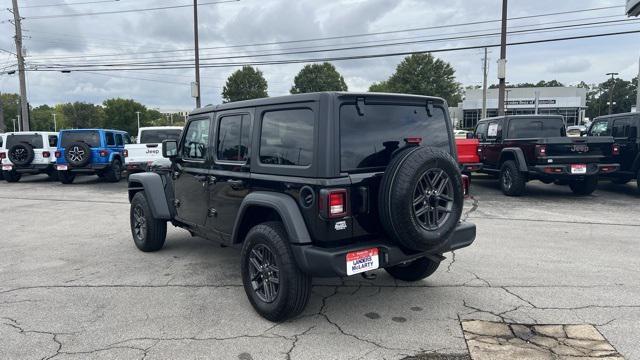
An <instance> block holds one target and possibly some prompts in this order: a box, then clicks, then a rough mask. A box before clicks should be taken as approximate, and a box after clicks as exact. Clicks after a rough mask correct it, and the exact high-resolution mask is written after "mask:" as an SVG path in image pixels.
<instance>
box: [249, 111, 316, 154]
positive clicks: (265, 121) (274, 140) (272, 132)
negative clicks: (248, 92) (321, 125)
mask: <svg viewBox="0 0 640 360" xmlns="http://www.w3.org/2000/svg"><path fill="white" fill-rule="evenodd" d="M314 122H315V121H314V115H313V111H312V110H311V109H293V110H277V111H270V112H266V113H264V115H263V117H262V130H261V134H260V162H261V163H263V164H272V165H290V166H308V165H310V164H311V159H312V156H313V135H314V134H313V126H314Z"/></svg>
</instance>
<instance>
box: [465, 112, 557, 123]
mask: <svg viewBox="0 0 640 360" xmlns="http://www.w3.org/2000/svg"><path fill="white" fill-rule="evenodd" d="M501 119H514V120H518V119H520V120H522V119H561V120H563V121H564V117H562V115H540V114H539V115H535V114H531V115H502V116H495V117H490V118H484V119H481V120H479V121H478V123H481V122H487V121H492V120H501Z"/></svg>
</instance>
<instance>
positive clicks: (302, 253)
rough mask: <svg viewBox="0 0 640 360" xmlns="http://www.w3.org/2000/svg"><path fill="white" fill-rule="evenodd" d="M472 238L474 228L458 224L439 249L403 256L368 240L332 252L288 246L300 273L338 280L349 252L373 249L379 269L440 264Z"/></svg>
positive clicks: (395, 248) (343, 273) (384, 244)
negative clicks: (430, 260) (415, 262)
mask: <svg viewBox="0 0 640 360" xmlns="http://www.w3.org/2000/svg"><path fill="white" fill-rule="evenodd" d="M475 238H476V226H475V225H474V224H472V223H468V222H462V223H459V224H458V227H457V228H456V229H455V231H454V232H453V234H452V235H451V237H450V238H449V240H447V242H446V243H445V244H444V245H442V247H440V248H438V249H436V250H434V251H429V252H423V253H406V252H405V251H403V250H402V249H401V248H400V247H398V246H397V245H394V244H391V243H389V242H387V241H383V240H371V241H367V242H360V243H357V244H352V245H347V246H342V247H336V248H322V247H318V246H314V245H296V244H291V250H292V251H293V255H294V256H295V258H296V262H297V264H298V267H300V269H301V270H302V271H303V272H305V273H307V274H309V275H311V276H314V277H342V276H347V262H346V258H347V253H350V252H353V251H359V250H365V249H370V248H377V249H378V252H379V264H380V268H385V267H390V266H394V265H398V264H400V263H404V262H407V261H411V260H415V259H418V258H422V257H431V258H434V259H435V260H438V261H440V260H441V259H442V256H441V254H443V253H445V252H449V251H453V250H457V249H461V248H463V247H467V246H469V245H471V244H472V243H473V241H474V240H475Z"/></svg>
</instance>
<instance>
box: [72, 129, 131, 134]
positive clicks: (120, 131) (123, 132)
mask: <svg viewBox="0 0 640 360" xmlns="http://www.w3.org/2000/svg"><path fill="white" fill-rule="evenodd" d="M81 131H109V132H115V133H120V134H127V132H126V131H123V130H113V129H65V130H60V132H61V133H63V132H81Z"/></svg>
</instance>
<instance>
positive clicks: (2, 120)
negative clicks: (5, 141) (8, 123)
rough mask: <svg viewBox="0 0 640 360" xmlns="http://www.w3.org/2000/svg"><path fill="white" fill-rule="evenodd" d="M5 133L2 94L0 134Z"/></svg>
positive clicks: (0, 100) (0, 102)
mask: <svg viewBox="0 0 640 360" xmlns="http://www.w3.org/2000/svg"><path fill="white" fill-rule="evenodd" d="M4 131H5V125H4V108H3V107H2V93H1V92H0V132H4Z"/></svg>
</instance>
